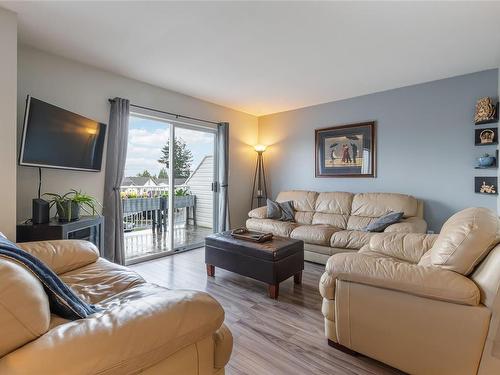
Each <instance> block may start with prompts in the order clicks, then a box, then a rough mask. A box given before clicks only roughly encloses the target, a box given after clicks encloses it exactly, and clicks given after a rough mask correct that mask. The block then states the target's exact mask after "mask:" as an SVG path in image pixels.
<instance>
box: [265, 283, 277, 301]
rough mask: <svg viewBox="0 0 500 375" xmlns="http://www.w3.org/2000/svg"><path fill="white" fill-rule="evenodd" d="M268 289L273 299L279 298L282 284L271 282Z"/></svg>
mask: <svg viewBox="0 0 500 375" xmlns="http://www.w3.org/2000/svg"><path fill="white" fill-rule="evenodd" d="M267 291H268V292H269V297H270V298H272V299H278V295H279V294H280V284H269V285H268V286H267Z"/></svg>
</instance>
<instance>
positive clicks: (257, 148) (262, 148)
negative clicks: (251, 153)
mask: <svg viewBox="0 0 500 375" xmlns="http://www.w3.org/2000/svg"><path fill="white" fill-rule="evenodd" d="M266 148H267V147H266V146H265V145H255V146H254V149H255V151H257V152H264V151H266Z"/></svg>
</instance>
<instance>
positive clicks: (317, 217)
mask: <svg viewBox="0 0 500 375" xmlns="http://www.w3.org/2000/svg"><path fill="white" fill-rule="evenodd" d="M353 196H354V194H352V193H346V192H331V193H319V194H318V197H317V198H316V204H315V206H314V211H315V213H314V215H313V218H312V224H326V225H331V226H334V227H337V228H340V229H346V228H347V220H348V219H349V215H350V213H351V206H352V198H353Z"/></svg>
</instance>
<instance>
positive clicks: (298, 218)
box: [295, 211, 316, 224]
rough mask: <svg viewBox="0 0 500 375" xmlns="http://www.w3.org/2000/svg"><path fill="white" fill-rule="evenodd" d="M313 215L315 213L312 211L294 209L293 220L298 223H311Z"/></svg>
mask: <svg viewBox="0 0 500 375" xmlns="http://www.w3.org/2000/svg"><path fill="white" fill-rule="evenodd" d="M314 215H316V214H315V213H314V212H312V211H295V222H296V223H299V224H312V223H313V216H314Z"/></svg>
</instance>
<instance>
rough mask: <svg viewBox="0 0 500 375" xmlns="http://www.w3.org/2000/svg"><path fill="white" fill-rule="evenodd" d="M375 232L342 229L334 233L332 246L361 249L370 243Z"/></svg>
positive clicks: (331, 241) (331, 240)
mask: <svg viewBox="0 0 500 375" xmlns="http://www.w3.org/2000/svg"><path fill="white" fill-rule="evenodd" d="M374 234H375V233H372V232H362V231H358V230H342V231H338V232H335V233H333V235H332V238H331V239H330V246H331V247H338V248H344V249H353V250H359V249H361V248H362V247H363V246H365V245H368V244H369V243H370V238H371V237H372V236H373V235H374Z"/></svg>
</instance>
